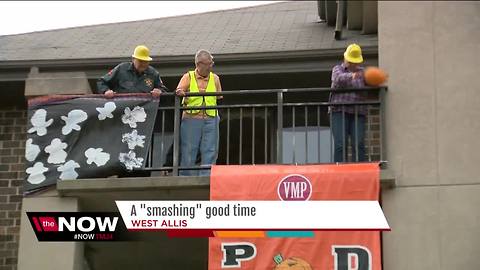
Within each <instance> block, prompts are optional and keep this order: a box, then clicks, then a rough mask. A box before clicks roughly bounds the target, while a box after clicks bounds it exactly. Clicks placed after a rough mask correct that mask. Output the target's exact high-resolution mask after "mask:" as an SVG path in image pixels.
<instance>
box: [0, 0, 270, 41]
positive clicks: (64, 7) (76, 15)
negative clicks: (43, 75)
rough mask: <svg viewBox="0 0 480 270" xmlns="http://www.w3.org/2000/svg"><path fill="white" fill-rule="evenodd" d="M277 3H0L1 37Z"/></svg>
mask: <svg viewBox="0 0 480 270" xmlns="http://www.w3.org/2000/svg"><path fill="white" fill-rule="evenodd" d="M273 2H278V1H0V11H1V15H0V22H1V24H0V35H11V34H20V33H28V32H34V31H42V30H50V29H59V28H67V27H74V26H83V25H95V24H102V23H112V22H125V21H135V20H143V19H152V18H160V17H169V16H176V15H184V14H193V13H200V12H206V11H213V10H222V9H232V8H239V7H246V6H255V5H264V4H268V3H273Z"/></svg>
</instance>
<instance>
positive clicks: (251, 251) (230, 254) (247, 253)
mask: <svg viewBox="0 0 480 270" xmlns="http://www.w3.org/2000/svg"><path fill="white" fill-rule="evenodd" d="M222 251H223V260H222V268H240V267H241V262H242V261H248V260H251V259H253V258H255V256H257V249H256V248H255V245H254V244H252V243H248V242H242V243H222Z"/></svg>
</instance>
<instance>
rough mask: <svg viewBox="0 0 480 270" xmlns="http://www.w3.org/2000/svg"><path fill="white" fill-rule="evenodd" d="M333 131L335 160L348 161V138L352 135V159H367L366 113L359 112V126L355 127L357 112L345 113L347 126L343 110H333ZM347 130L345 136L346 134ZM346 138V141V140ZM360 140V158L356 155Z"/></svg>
mask: <svg viewBox="0 0 480 270" xmlns="http://www.w3.org/2000/svg"><path fill="white" fill-rule="evenodd" d="M331 121H332V122H331V125H332V133H333V142H334V155H333V159H334V161H335V162H346V161H347V154H346V153H345V158H344V153H343V150H344V148H345V152H346V148H347V147H346V146H347V145H346V140H347V139H348V136H350V142H351V146H352V160H353V161H365V160H366V157H365V142H364V141H365V115H362V114H357V128H356V129H355V114H351V113H345V126H344V123H343V113H342V112H332V120H331ZM344 131H345V136H344ZM344 139H345V141H344ZM357 140H358V160H357V157H356V141H357Z"/></svg>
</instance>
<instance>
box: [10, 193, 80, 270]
mask: <svg viewBox="0 0 480 270" xmlns="http://www.w3.org/2000/svg"><path fill="white" fill-rule="evenodd" d="M78 211H79V205H78V199H77V198H65V197H59V196H58V193H57V192H56V191H55V190H50V191H47V192H43V193H41V194H38V195H35V196H31V197H25V198H24V199H23V204H22V216H21V223H20V244H19V248H18V266H17V267H18V268H17V269H18V270H31V269H42V270H43V269H49V270H65V269H72V270H83V269H84V267H83V266H84V259H83V243H82V242H39V241H37V238H36V236H35V233H34V231H33V229H32V226H31V225H30V222H29V221H28V217H27V214H26V212H78Z"/></svg>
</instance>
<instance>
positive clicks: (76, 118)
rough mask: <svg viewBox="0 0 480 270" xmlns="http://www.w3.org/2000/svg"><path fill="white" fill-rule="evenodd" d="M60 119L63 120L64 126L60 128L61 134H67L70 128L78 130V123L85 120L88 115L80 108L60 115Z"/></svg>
mask: <svg viewBox="0 0 480 270" xmlns="http://www.w3.org/2000/svg"><path fill="white" fill-rule="evenodd" d="M61 118H62V120H63V121H64V122H65V126H64V127H63V128H62V134H63V135H68V134H70V132H72V130H76V131H79V130H80V126H79V125H78V124H79V123H81V122H83V121H85V120H87V118H88V115H87V113H86V112H84V111H82V110H72V111H70V112H69V113H68V116H64V115H62V116H61Z"/></svg>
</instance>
